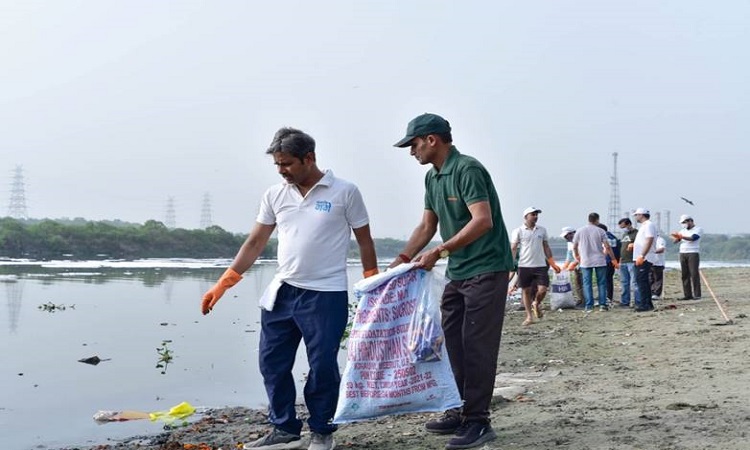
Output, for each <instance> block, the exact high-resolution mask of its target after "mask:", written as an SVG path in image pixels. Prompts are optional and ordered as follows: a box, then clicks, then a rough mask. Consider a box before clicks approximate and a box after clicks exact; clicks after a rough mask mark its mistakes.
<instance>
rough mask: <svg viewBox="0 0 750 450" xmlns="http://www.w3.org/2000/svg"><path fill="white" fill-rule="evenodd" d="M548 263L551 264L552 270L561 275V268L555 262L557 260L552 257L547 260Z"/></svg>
mask: <svg viewBox="0 0 750 450" xmlns="http://www.w3.org/2000/svg"><path fill="white" fill-rule="evenodd" d="M547 262H548V263H549V266H550V267H552V270H554V271H555V273H560V266H558V265H557V263H556V262H555V258H553V257H551V256H550V257H549V258H547Z"/></svg>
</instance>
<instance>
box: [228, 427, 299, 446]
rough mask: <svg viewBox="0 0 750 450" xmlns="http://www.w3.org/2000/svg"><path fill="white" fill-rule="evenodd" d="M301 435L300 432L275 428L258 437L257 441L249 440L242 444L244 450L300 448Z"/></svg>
mask: <svg viewBox="0 0 750 450" xmlns="http://www.w3.org/2000/svg"><path fill="white" fill-rule="evenodd" d="M299 440H300V436H299V435H298V434H292V433H287V432H286V431H284V430H280V429H278V428H274V429H273V430H272V431H271V432H270V433H268V434H267V435H265V436H263V437H262V438H260V439H258V440H257V441H253V442H249V443H247V444H245V445H243V446H242V448H243V449H244V450H247V449H253V448H255V449H266V450H281V449H292V448H299V444H300V442H299Z"/></svg>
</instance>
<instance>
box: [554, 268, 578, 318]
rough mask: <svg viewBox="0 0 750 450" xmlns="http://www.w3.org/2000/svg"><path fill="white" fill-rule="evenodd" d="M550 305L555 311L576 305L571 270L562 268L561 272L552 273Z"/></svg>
mask: <svg viewBox="0 0 750 450" xmlns="http://www.w3.org/2000/svg"><path fill="white" fill-rule="evenodd" d="M549 306H550V309H551V310H553V311H556V310H558V309H566V308H575V307H576V299H575V297H573V284H572V281H571V277H570V271H567V270H561V271H560V273H553V274H552V281H551V282H550V299H549Z"/></svg>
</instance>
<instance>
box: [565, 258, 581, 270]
mask: <svg viewBox="0 0 750 450" xmlns="http://www.w3.org/2000/svg"><path fill="white" fill-rule="evenodd" d="M578 264H579V262H578V261H577V260H573V261H571V262H570V264H568V270H569V271H571V272H572V271H574V270H576V267H578Z"/></svg>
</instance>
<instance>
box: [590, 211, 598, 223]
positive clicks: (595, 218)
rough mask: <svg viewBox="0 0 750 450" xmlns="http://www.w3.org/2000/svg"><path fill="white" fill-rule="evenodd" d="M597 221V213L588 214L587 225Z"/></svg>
mask: <svg viewBox="0 0 750 450" xmlns="http://www.w3.org/2000/svg"><path fill="white" fill-rule="evenodd" d="M597 220H599V214H597V213H589V223H594V222H596V221H597Z"/></svg>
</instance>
